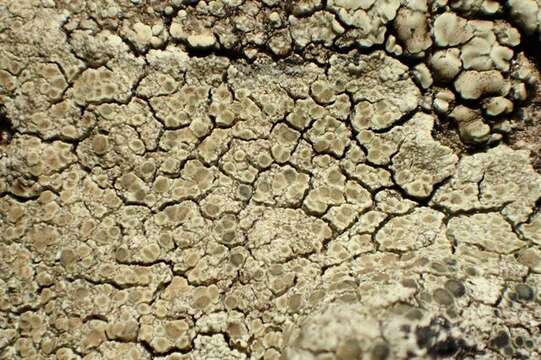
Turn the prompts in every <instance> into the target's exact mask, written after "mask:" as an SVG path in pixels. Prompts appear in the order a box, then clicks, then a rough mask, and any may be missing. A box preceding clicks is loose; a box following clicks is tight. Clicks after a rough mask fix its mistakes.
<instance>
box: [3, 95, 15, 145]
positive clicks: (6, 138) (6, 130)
mask: <svg viewBox="0 0 541 360" xmlns="http://www.w3.org/2000/svg"><path fill="white" fill-rule="evenodd" d="M14 134H15V130H14V129H13V123H12V122H11V120H10V119H9V118H8V116H7V114H6V109H5V108H4V107H3V106H2V105H1V104H0V146H2V145H9V144H10V143H11V140H12V139H13V135H14Z"/></svg>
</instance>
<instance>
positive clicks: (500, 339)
mask: <svg viewBox="0 0 541 360" xmlns="http://www.w3.org/2000/svg"><path fill="white" fill-rule="evenodd" d="M491 343H492V346H494V347H496V348H503V347H506V346H507V345H509V335H507V333H506V332H505V331H503V330H502V331H500V332H499V333H498V335H496V337H495V338H494V339H492V341H491Z"/></svg>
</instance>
